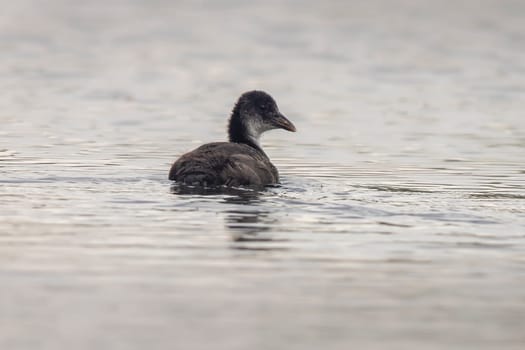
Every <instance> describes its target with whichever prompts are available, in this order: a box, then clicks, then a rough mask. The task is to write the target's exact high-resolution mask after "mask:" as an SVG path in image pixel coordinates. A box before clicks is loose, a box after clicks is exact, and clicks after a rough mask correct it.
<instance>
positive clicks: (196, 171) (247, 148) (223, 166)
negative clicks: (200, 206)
mask: <svg viewBox="0 0 525 350" xmlns="http://www.w3.org/2000/svg"><path fill="white" fill-rule="evenodd" d="M272 129H284V130H288V131H292V132H295V126H294V125H293V124H292V122H290V121H289V120H288V119H287V118H286V117H285V116H284V115H282V114H281V112H279V108H278V107H277V104H276V103H275V100H274V99H273V98H272V97H271V96H270V95H269V94H267V93H266V92H263V91H256V90H255V91H249V92H246V93H244V94H242V95H241V97H239V100H238V101H237V103H236V104H235V106H234V108H233V111H232V113H231V117H230V120H229V123H228V136H229V141H230V142H214V143H207V144H205V145H202V146H200V147H199V148H197V149H195V150H193V151H191V152H188V153H186V154H184V155H182V156H181V157H180V158H179V159H178V160H177V161H176V162H175V163H174V164H173V166H172V167H171V170H170V173H169V179H170V180H175V181H177V182H180V183H184V184H187V185H199V186H264V185H270V184H275V183H278V182H279V173H278V171H277V168H275V166H274V165H273V164H272V163H271V162H270V159H269V158H268V156H267V155H266V153H264V151H263V150H262V147H261V145H260V143H259V138H260V136H261V134H262V133H263V132H265V131H268V130H272Z"/></svg>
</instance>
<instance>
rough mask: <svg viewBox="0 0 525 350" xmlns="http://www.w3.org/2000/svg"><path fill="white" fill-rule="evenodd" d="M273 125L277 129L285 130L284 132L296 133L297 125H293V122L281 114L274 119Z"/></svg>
mask: <svg viewBox="0 0 525 350" xmlns="http://www.w3.org/2000/svg"><path fill="white" fill-rule="evenodd" d="M272 124H273V125H274V126H275V127H276V128H279V129H284V130H288V131H291V132H295V131H296V129H295V125H293V123H292V122H291V121H289V120H288V118H286V117H285V116H284V115H282V114H281V113H277V114H276V115H275V116H274V117H273V118H272Z"/></svg>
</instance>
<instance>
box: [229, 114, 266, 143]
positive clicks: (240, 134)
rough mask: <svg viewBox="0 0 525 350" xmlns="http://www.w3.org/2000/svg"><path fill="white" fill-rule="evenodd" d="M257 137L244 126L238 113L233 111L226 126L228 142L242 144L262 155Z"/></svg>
mask: <svg viewBox="0 0 525 350" xmlns="http://www.w3.org/2000/svg"><path fill="white" fill-rule="evenodd" d="M259 136H260V135H254V133H253V132H251V130H249V127H247V126H246V125H244V123H243V122H242V120H241V117H240V115H239V111H238V110H237V109H234V110H233V112H232V115H231V117H230V122H229V124H228V137H229V140H230V142H235V143H244V144H247V145H248V146H250V147H253V148H255V149H256V150H258V151H261V152H262V153H264V151H263V150H262V147H261V145H260V143H259Z"/></svg>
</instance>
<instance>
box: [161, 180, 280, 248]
mask: <svg viewBox="0 0 525 350" xmlns="http://www.w3.org/2000/svg"><path fill="white" fill-rule="evenodd" d="M171 192H172V193H173V194H175V195H181V196H183V197H184V196H185V195H191V197H192V198H195V197H194V196H196V195H198V196H210V197H212V196H216V197H217V198H220V199H221V200H220V201H217V203H222V204H227V205H230V206H232V207H233V208H231V209H228V210H225V211H224V213H225V214H226V217H225V226H226V228H227V229H228V231H230V233H231V237H232V241H233V242H234V245H233V246H232V249H238V250H283V249H284V248H282V247H275V246H271V245H265V246H260V245H255V244H257V243H262V242H283V241H285V240H282V239H275V238H272V237H271V236H270V235H269V234H265V233H270V232H271V230H272V229H273V227H274V225H275V223H276V222H277V220H276V219H275V218H272V216H271V212H270V211H269V210H266V209H261V207H260V206H259V204H261V203H262V201H263V200H262V199H261V197H262V195H263V192H260V191H254V190H249V189H242V188H231V187H230V188H228V187H202V186H188V185H184V184H179V183H176V184H174V185H173V186H171Z"/></svg>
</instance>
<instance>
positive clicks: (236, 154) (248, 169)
mask: <svg viewBox="0 0 525 350" xmlns="http://www.w3.org/2000/svg"><path fill="white" fill-rule="evenodd" d="M169 178H170V180H175V181H178V182H181V183H185V184H189V185H205V186H221V185H226V186H264V185H269V184H274V183H277V182H278V181H279V174H278V172H277V169H276V168H275V166H274V165H273V164H272V163H271V162H270V160H269V159H268V157H267V156H266V154H264V153H263V152H262V151H259V150H257V149H255V148H253V147H251V146H249V145H246V144H242V143H233V142H215V143H208V144H205V145H202V146H200V147H199V148H197V149H195V150H193V151H191V152H188V153H186V154H184V155H182V156H181V157H180V158H179V159H178V160H177V161H176V162H175V163H174V164H173V166H172V167H171V170H170V173H169Z"/></svg>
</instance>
